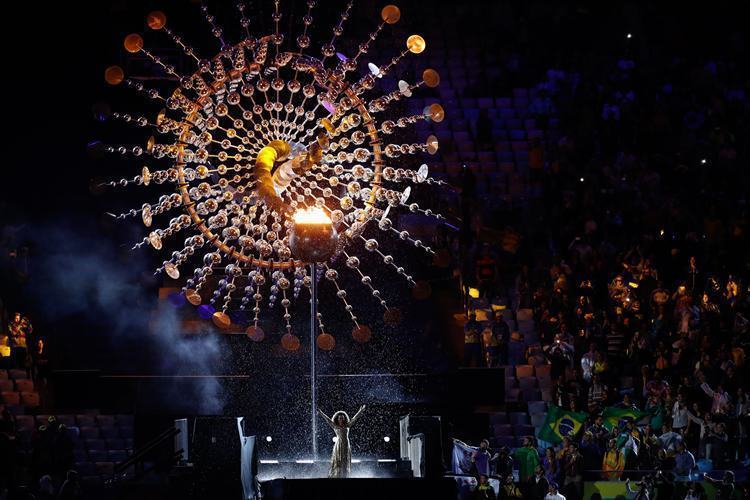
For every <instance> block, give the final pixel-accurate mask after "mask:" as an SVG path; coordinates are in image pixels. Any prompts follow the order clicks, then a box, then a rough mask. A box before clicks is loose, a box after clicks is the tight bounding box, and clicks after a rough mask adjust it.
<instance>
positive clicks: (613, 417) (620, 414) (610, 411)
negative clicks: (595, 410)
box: [602, 406, 648, 431]
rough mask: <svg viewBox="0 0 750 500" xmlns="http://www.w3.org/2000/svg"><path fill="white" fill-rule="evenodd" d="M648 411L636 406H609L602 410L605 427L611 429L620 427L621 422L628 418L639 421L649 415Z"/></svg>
mask: <svg viewBox="0 0 750 500" xmlns="http://www.w3.org/2000/svg"><path fill="white" fill-rule="evenodd" d="M647 415H648V413H646V412H645V411H640V410H636V409H634V408H615V407H614V406H607V407H606V408H604V411H602V418H604V427H606V428H607V429H609V430H610V431H611V430H612V429H613V428H614V427H618V426H619V425H620V423H622V422H626V421H628V420H633V421H635V422H637V421H639V420H640V419H642V418H643V417H645V416H647Z"/></svg>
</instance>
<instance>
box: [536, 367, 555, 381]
mask: <svg viewBox="0 0 750 500" xmlns="http://www.w3.org/2000/svg"><path fill="white" fill-rule="evenodd" d="M551 373H552V365H536V366H535V367H534V374H535V375H536V377H537V378H544V377H547V378H548V377H549V376H550V374H551Z"/></svg>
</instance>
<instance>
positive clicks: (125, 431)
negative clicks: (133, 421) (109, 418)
mask: <svg viewBox="0 0 750 500" xmlns="http://www.w3.org/2000/svg"><path fill="white" fill-rule="evenodd" d="M133 435H134V433H133V427H130V426H125V425H123V426H121V427H120V437H121V438H124V439H133Z"/></svg>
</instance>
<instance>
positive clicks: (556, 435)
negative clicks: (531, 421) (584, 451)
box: [536, 406, 587, 443]
mask: <svg viewBox="0 0 750 500" xmlns="http://www.w3.org/2000/svg"><path fill="white" fill-rule="evenodd" d="M586 417H587V414H586V413H576V412H573V411H567V410H563V409H562V408H560V407H557V406H550V407H549V409H548V410H547V418H545V419H544V424H542V426H541V427H540V428H539V431H538V432H537V435H536V437H538V438H539V439H543V440H544V441H548V442H550V443H559V442H560V441H562V438H564V437H570V436H575V435H576V434H578V433H579V432H580V431H581V428H582V427H583V422H584V421H585V420H586Z"/></svg>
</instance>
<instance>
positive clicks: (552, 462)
mask: <svg viewBox="0 0 750 500" xmlns="http://www.w3.org/2000/svg"><path fill="white" fill-rule="evenodd" d="M542 468H543V469H544V477H545V478H547V481H548V482H553V481H554V482H558V481H559V480H560V478H561V476H562V475H561V474H560V468H559V466H558V462H557V456H556V454H555V449H554V448H552V447H548V448H547V449H546V450H544V458H542ZM544 492H545V494H546V492H547V489H546V488H545V489H544Z"/></svg>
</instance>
